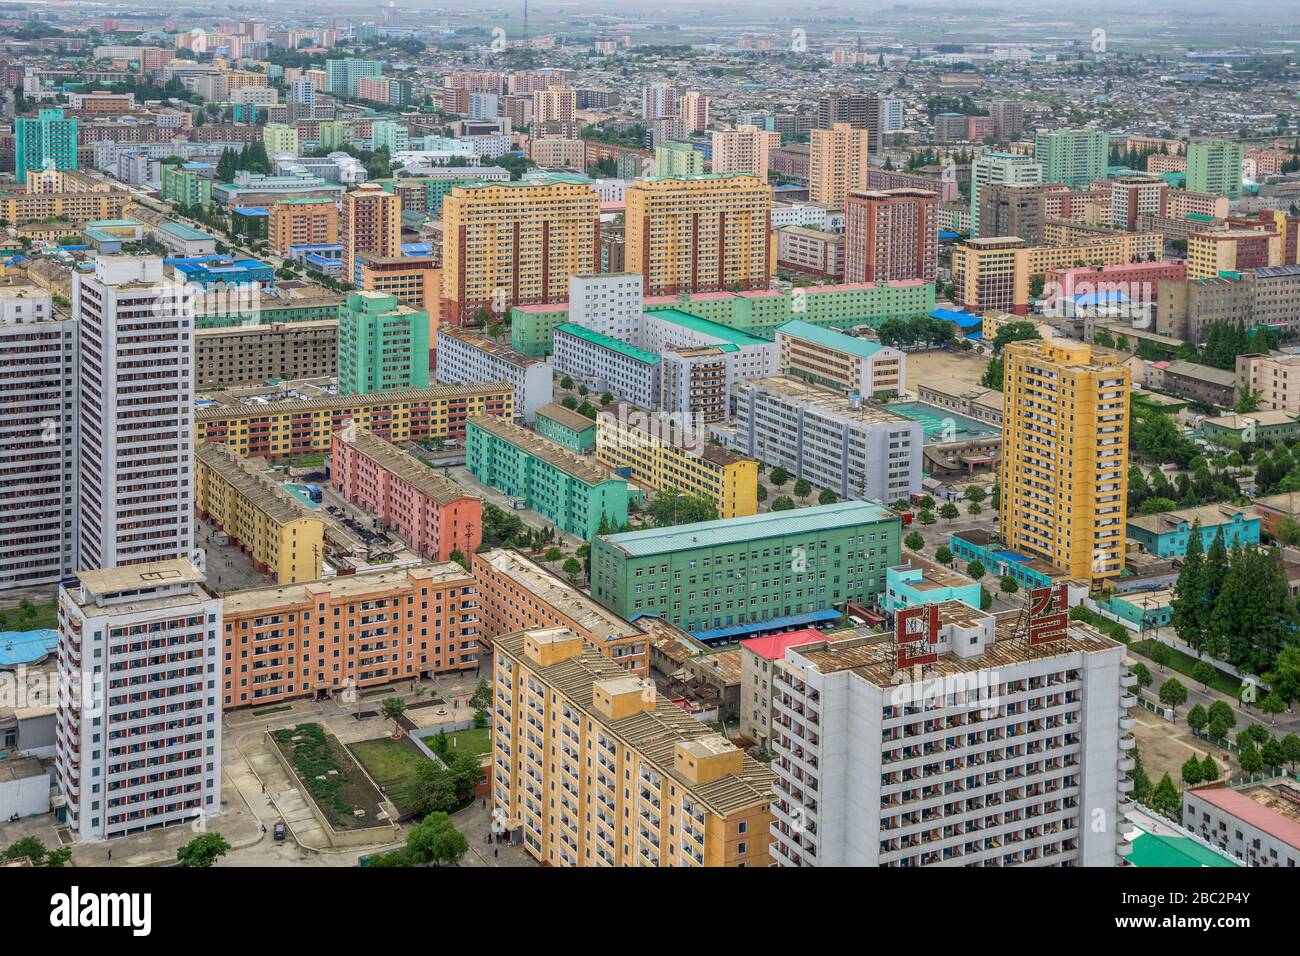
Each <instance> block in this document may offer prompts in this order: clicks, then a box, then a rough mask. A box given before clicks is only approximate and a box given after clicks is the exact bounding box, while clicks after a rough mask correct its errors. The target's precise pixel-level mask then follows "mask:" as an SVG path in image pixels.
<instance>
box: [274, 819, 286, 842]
mask: <svg viewBox="0 0 1300 956" xmlns="http://www.w3.org/2000/svg"><path fill="white" fill-rule="evenodd" d="M286 835H287V831H286V829H285V826H284V821H283V820H276V821H275V839H276V841H277V842H278V841H282V840H283V839H284V838H285V836H286Z"/></svg>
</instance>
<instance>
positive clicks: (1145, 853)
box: [1128, 828, 1239, 867]
mask: <svg viewBox="0 0 1300 956" xmlns="http://www.w3.org/2000/svg"><path fill="white" fill-rule="evenodd" d="M1139 829H1140V828H1139ZM1128 861H1129V863H1130V864H1131V865H1133V866H1152V867H1154V866H1160V867H1169V866H1196V867H1201V866H1227V867H1235V866H1238V865H1239V864H1237V863H1234V862H1233V861H1232V860H1230V859H1228V858H1227V857H1225V856H1223V855H1221V854H1219V853H1215V852H1214V851H1213V850H1211V849H1209V848H1208V847H1205V846H1202V845H1201V844H1200V843H1197V842H1196V841H1195V840H1192V839H1189V838H1188V837H1178V836H1161V835H1158V834H1155V833H1147V832H1146V831H1145V830H1142V833H1141V835H1140V836H1139V837H1138V838H1137V839H1136V840H1134V841H1133V852H1132V853H1130V854H1129V855H1128Z"/></svg>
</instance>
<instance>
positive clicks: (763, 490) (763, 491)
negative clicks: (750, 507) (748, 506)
mask: <svg viewBox="0 0 1300 956" xmlns="http://www.w3.org/2000/svg"><path fill="white" fill-rule="evenodd" d="M755 497H757V499H758V500H759V501H766V500H767V485H765V484H763V483H762V482H761V481H760V482H759V483H758V488H757V492H756V495H755Z"/></svg>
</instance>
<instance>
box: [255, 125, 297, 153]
mask: <svg viewBox="0 0 1300 956" xmlns="http://www.w3.org/2000/svg"><path fill="white" fill-rule="evenodd" d="M262 145H263V146H265V147H266V155H267V156H269V157H271V158H272V159H274V158H275V157H276V156H278V155H280V154H281V153H289V154H290V155H293V156H297V155H298V127H297V126H290V125H289V124H288V123H267V124H266V125H265V126H263V127H262Z"/></svg>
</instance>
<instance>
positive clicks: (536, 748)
mask: <svg viewBox="0 0 1300 956" xmlns="http://www.w3.org/2000/svg"><path fill="white" fill-rule="evenodd" d="M492 691H493V695H494V703H493V718H492V719H493V727H492V740H493V749H492V769H491V782H492V805H493V809H494V812H496V813H499V814H500V815H501V816H503V817H504V819H505V823H506V826H507V827H509V828H510V829H511V830H512V831H514V832H516V833H518V834H519V835H520V836H521V838H522V840H523V845H524V848H525V849H526V850H527V851H528V853H529V854H530V855H532V856H533V857H534V858H535V859H537V860H538V861H539V862H542V863H545V864H548V865H551V866H655V867H658V866H734V867H740V866H767V865H768V864H769V862H770V859H769V857H768V843H769V841H770V839H771V835H770V830H771V824H772V817H771V814H770V813H769V811H768V805H769V804H770V803H771V801H772V780H773V775H772V772H771V770H769V769H768V768H767V767H765V766H763V765H762V764H760V763H758V762H757V761H756V760H754V759H753V758H752V757H749V756H748V755H746V754H745V752H744V751H743V750H740V749H739V748H737V747H735V746H734V745H732V744H731V742H730V741H728V740H726V739H725V738H723V737H722V736H721V735H719V734H716V733H714V732H713V731H712V730H710V729H709V727H708V726H707V725H706V724H703V723H701V722H700V721H698V720H696V719H695V718H693V717H691V716H690V715H689V714H687V713H685V712H684V711H682V710H681V709H680V708H678V707H676V706H675V705H673V704H671V703H669V702H668V701H667V700H666V699H664V698H663V697H661V696H660V695H659V694H658V693H657V692H656V690H655V686H654V684H653V683H652V682H651V681H649V680H646V679H645V678H641V677H635V676H632V675H630V674H628V673H627V672H626V671H625V670H623V669H622V668H621V667H619V666H618V665H617V664H614V663H612V662H611V661H609V660H608V659H606V658H605V657H603V656H602V655H601V654H600V653H599V652H598V651H596V650H594V649H592V648H590V647H586V646H584V645H583V640H582V637H581V636H580V635H578V634H577V633H575V632H573V631H571V630H569V629H568V628H563V627H555V628H545V629H539V630H532V631H521V632H518V633H515V634H509V635H506V636H503V637H498V638H497V639H496V646H495V650H494V654H493V666H492ZM553 740H554V741H558V743H553ZM552 747H555V748H556V749H555V752H552Z"/></svg>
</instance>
